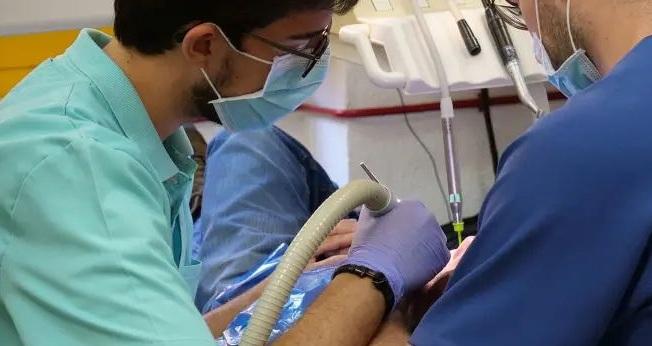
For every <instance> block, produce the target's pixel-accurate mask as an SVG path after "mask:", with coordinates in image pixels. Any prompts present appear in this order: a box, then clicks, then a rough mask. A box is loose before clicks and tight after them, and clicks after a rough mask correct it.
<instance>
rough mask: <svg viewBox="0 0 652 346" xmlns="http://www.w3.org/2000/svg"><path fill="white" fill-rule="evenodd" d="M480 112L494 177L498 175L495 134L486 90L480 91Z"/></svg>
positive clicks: (489, 100)
mask: <svg viewBox="0 0 652 346" xmlns="http://www.w3.org/2000/svg"><path fill="white" fill-rule="evenodd" d="M480 111H481V112H482V115H483V116H484V124H485V127H486V129H487V140H488V141H489V151H490V152H491V163H492V164H493V169H494V176H495V175H496V174H497V173H498V146H497V145H496V132H495V130H494V124H493V120H492V119H491V99H490V98H489V90H488V89H486V88H485V89H482V90H481V91H480Z"/></svg>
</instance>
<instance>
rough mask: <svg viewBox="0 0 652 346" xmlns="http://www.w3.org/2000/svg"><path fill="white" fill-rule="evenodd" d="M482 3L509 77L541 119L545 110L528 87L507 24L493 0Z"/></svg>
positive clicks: (523, 98)
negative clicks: (540, 106) (537, 102)
mask: <svg viewBox="0 0 652 346" xmlns="http://www.w3.org/2000/svg"><path fill="white" fill-rule="evenodd" d="M482 4H483V5H484V7H485V16H486V18H487V24H488V25H489V31H490V32H491V36H492V37H493V40H494V43H495V44H496V48H497V49H498V53H499V54H500V58H501V59H502V61H503V65H504V66H505V69H506V70H507V73H508V74H509V77H510V78H511V79H512V81H513V82H514V86H515V87H516V92H517V94H518V98H519V100H520V101H521V102H522V103H523V104H524V105H525V106H526V107H527V108H528V109H529V110H530V111H531V112H532V114H534V117H535V119H539V118H540V117H541V116H543V115H544V111H543V110H542V109H541V108H539V106H538V105H537V104H536V102H535V101H534V98H533V97H532V94H530V90H529V89H528V88H527V84H526V83H525V77H524V76H523V71H522V70H521V64H520V59H519V57H518V54H517V53H516V48H514V43H513V42H512V37H511V36H510V34H509V31H508V30H507V25H506V24H505V22H504V21H503V20H502V18H500V15H499V14H498V13H497V12H496V8H495V7H494V5H493V4H492V3H491V0H482Z"/></svg>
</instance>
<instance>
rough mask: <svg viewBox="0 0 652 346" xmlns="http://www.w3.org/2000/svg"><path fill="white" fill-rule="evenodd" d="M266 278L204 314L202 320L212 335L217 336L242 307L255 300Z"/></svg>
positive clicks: (260, 292)
mask: <svg viewBox="0 0 652 346" xmlns="http://www.w3.org/2000/svg"><path fill="white" fill-rule="evenodd" d="M266 285H267V280H265V281H263V282H261V283H259V284H258V285H256V286H255V287H253V288H252V289H250V290H249V291H247V292H245V293H244V294H242V295H240V296H238V297H236V298H235V299H233V300H231V301H229V302H228V303H226V304H224V305H222V306H220V307H219V308H217V309H215V310H213V311H210V312H208V313H206V314H205V315H204V321H206V324H207V325H208V328H209V329H210V330H211V333H213V336H214V337H216V338H217V337H219V336H220V335H222V333H223V332H224V331H225V330H226V329H227V328H228V327H229V324H230V323H231V321H233V319H234V318H235V317H236V316H237V315H238V314H239V313H240V312H241V311H242V310H244V309H246V308H247V307H249V306H250V305H251V304H253V302H255V301H256V300H257V299H258V298H260V296H261V295H262V293H263V290H264V289H265V286H266Z"/></svg>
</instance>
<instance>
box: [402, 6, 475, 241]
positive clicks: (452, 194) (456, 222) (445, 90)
mask: <svg viewBox="0 0 652 346" xmlns="http://www.w3.org/2000/svg"><path fill="white" fill-rule="evenodd" d="M411 4H412V12H414V16H415V17H416V20H417V24H418V27H419V30H420V31H421V34H422V35H423V37H424V39H425V41H426V46H427V47H428V51H429V52H430V55H431V57H432V60H433V63H434V65H435V69H436V72H437V77H439V87H440V89H441V102H440V104H441V123H442V131H443V133H444V154H445V156H446V173H447V178H448V205H449V207H450V211H451V214H452V217H453V219H452V220H451V221H452V223H453V230H455V232H456V233H457V240H458V242H459V243H460V244H461V243H462V233H463V232H464V219H463V215H462V202H463V201H462V184H461V180H460V169H459V165H458V163H457V150H456V148H455V135H454V133H455V131H454V122H453V120H454V118H455V110H454V108H453V99H452V98H451V95H450V86H449V85H448V77H447V75H446V70H445V69H444V65H443V63H442V60H441V55H440V54H439V49H437V45H436V44H435V39H434V37H433V36H432V33H431V32H430V28H429V27H428V22H427V21H426V18H425V16H424V15H423V11H422V10H421V7H420V6H419V2H418V0H411Z"/></svg>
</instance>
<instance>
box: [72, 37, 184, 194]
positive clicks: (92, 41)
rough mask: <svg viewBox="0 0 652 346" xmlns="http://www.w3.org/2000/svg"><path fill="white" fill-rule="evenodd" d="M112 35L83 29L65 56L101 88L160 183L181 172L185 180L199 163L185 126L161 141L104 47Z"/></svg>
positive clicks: (119, 120)
mask: <svg viewBox="0 0 652 346" xmlns="http://www.w3.org/2000/svg"><path fill="white" fill-rule="evenodd" d="M110 40H111V37H109V36H107V35H106V34H104V33H102V32H100V31H97V30H93V29H83V30H82V31H81V32H80V34H79V37H78V38H77V39H76V40H75V42H74V43H73V45H72V46H71V47H70V48H68V50H67V51H66V53H65V56H68V57H69V58H70V60H71V61H72V63H73V64H74V65H75V66H76V67H77V68H78V69H79V70H80V71H81V72H82V73H83V74H85V75H86V76H87V77H88V78H89V79H90V80H91V81H92V82H93V83H94V84H95V86H96V87H97V88H98V89H99V90H100V92H101V93H102V96H103V97H104V99H105V100H106V102H107V103H108V104H109V107H110V108H111V110H112V112H113V115H114V116H115V118H116V120H117V121H118V124H119V125H120V128H122V131H123V132H124V134H125V135H126V136H127V137H128V138H129V139H131V140H133V141H134V142H136V143H137V144H138V146H139V147H140V149H141V150H142V151H143V152H144V154H145V155H146V156H147V158H148V159H149V161H150V163H151V164H152V166H153V167H154V169H155V170H156V172H157V174H158V176H159V179H160V181H161V182H165V181H167V180H169V179H171V178H173V177H176V176H177V175H179V174H180V173H182V174H181V175H182V176H184V178H186V179H188V180H189V179H190V177H192V175H193V174H194V172H195V170H196V168H197V164H196V163H195V161H194V160H193V159H192V155H193V149H192V145H191V144H190V140H189V139H188V136H187V135H186V132H185V131H184V130H183V128H180V129H179V130H177V131H176V132H174V133H173V134H172V135H171V136H170V137H168V138H167V139H166V140H165V141H163V142H162V141H161V139H160V137H159V135H158V133H157V132H156V129H155V128H154V125H153V124H152V121H151V119H150V117H149V115H148V113H147V110H146V109H145V106H144V105H143V103H142V101H141V100H140V97H139V96H138V93H137V92H136V89H135V88H134V86H133V85H132V84H131V81H130V80H129V78H127V76H125V74H124V73H123V72H122V70H121V69H120V67H118V66H117V65H116V64H115V63H114V62H113V60H111V58H109V57H108V56H107V55H106V54H105V53H104V51H103V50H102V48H103V47H104V46H106V44H108V43H109V41H110Z"/></svg>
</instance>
